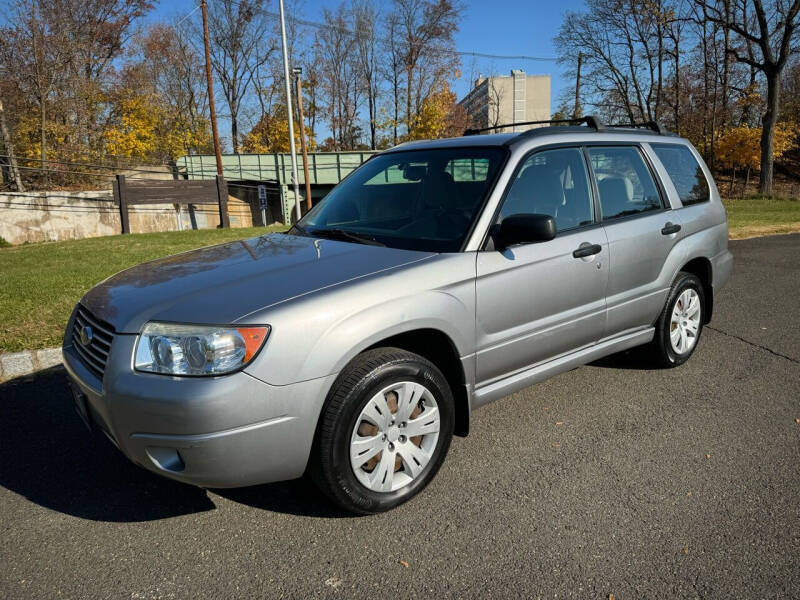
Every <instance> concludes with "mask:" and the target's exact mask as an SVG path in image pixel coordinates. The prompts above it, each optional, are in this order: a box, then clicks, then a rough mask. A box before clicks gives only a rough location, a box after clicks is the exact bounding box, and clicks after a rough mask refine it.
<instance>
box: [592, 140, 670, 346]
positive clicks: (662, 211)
mask: <svg viewBox="0 0 800 600" xmlns="http://www.w3.org/2000/svg"><path fill="white" fill-rule="evenodd" d="M587 155H588V156H589V163H590V166H591V170H592V174H593V177H594V180H595V185H596V188H597V191H598V199H599V204H600V216H601V219H602V223H603V227H604V229H605V232H606V236H607V238H608V247H609V254H608V256H609V260H610V269H609V278H608V291H607V294H606V304H607V321H606V327H605V333H604V336H603V337H610V336H615V335H618V334H620V333H623V332H625V331H630V330H633V329H638V328H642V327H646V326H650V325H652V324H653V322H654V321H655V320H656V318H657V317H658V314H659V313H660V311H661V309H662V308H663V306H664V302H665V301H666V296H667V293H668V291H669V289H668V288H666V287H664V285H663V283H661V284H660V283H659V276H660V274H661V271H662V269H663V268H664V263H665V262H666V259H667V255H668V254H669V252H670V250H672V247H673V246H674V245H675V244H676V243H677V242H678V240H679V239H680V238H681V235H682V234H681V231H680V229H681V224H680V217H679V216H678V215H677V213H676V211H673V210H671V209H669V203H668V201H667V198H666V194H665V193H664V191H663V189H662V188H661V186H659V185H658V184H657V180H656V178H655V176H654V174H653V170H652V168H651V166H650V164H649V163H648V161H647V159H646V157H645V155H644V154H643V152H642V149H641V148H640V147H639V146H638V145H613V146H611V145H610V146H589V147H587Z"/></svg>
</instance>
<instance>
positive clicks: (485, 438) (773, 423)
mask: <svg viewBox="0 0 800 600" xmlns="http://www.w3.org/2000/svg"><path fill="white" fill-rule="evenodd" d="M731 248H732V251H733V252H734V255H735V260H736V263H735V269H734V275H733V279H732V281H731V283H730V284H729V286H728V287H727V288H726V289H725V290H724V291H723V292H722V293H721V294H720V296H719V298H718V299H717V304H716V308H715V317H714V320H713V322H712V324H711V326H710V327H707V328H706V329H705V331H704V332H703V336H702V338H701V340H700V343H699V347H698V349H697V352H696V354H695V355H694V357H693V358H692V359H691V360H690V361H689V362H688V363H687V364H686V365H684V366H682V367H680V368H678V369H673V370H667V371H656V370H650V369H649V368H647V366H646V365H645V364H644V363H643V362H642V361H641V360H640V356H639V354H640V353H637V352H636V351H631V352H628V353H626V354H622V355H617V356H614V357H610V358H608V359H604V360H603V361H600V362H598V363H595V364H593V365H590V366H586V367H583V368H581V369H578V370H575V371H572V372H570V373H565V374H563V375H561V376H559V377H556V378H554V379H552V380H550V381H547V382H545V383H543V384H540V385H537V386H534V387H531V388H528V389H526V390H524V391H523V392H520V393H517V394H515V395H513V396H511V397H509V398H506V399H504V400H501V401H499V402H496V403H494V404H492V405H489V406H487V407H485V408H482V409H480V410H479V411H477V412H476V413H475V414H474V416H473V422H472V432H471V434H470V435H469V437H467V438H465V439H460V438H456V439H455V440H454V443H453V445H452V446H451V450H450V454H449V456H448V458H447V460H446V461H445V464H444V466H443V467H442V469H441V471H440V472H439V475H438V476H437V478H436V479H435V480H434V481H433V483H432V484H431V485H430V486H429V488H428V489H427V490H426V491H425V492H423V493H422V494H421V495H420V496H418V497H417V498H416V499H414V500H413V501H411V502H410V503H408V504H406V505H404V506H402V507H400V508H399V509H397V510H394V511H392V512H389V513H386V514H382V515H378V516H372V517H353V516H349V515H344V514H341V513H339V512H338V511H336V510H335V509H334V508H332V506H331V505H330V504H328V503H327V502H326V501H325V500H323V499H322V498H320V496H319V494H318V493H317V492H316V491H315V489H314V488H313V487H312V486H311V485H310V484H307V483H305V482H303V481H295V482H288V483H280V484H270V485H265V486H259V487H255V488H247V489H242V490H227V491H224V490H223V491H205V490H201V489H198V488H194V487H189V486H185V485H182V484H178V483H174V482H171V481H168V480H166V479H162V478H160V477H158V476H156V475H152V474H150V473H148V472H146V471H144V470H142V469H140V468H138V467H136V466H134V465H133V464H131V463H129V462H128V461H127V460H126V459H125V458H124V457H122V456H121V455H120V454H119V453H118V452H117V451H116V450H115V449H114V448H113V447H112V446H111V444H110V443H109V442H107V441H106V440H105V439H102V438H101V437H100V436H99V435H95V436H90V435H89V434H88V432H87V431H86V430H85V428H84V426H83V424H82V423H81V422H80V421H79V420H78V417H77V416H76V414H75V413H74V411H73V409H72V407H71V404H70V396H69V393H68V390H67V388H66V381H65V375H64V373H63V371H62V370H61V369H60V368H55V369H51V370H49V371H45V372H42V373H40V374H38V375H35V376H32V377H27V378H21V379H17V380H13V381H11V382H8V383H5V384H2V385H0V598H9V599H12V598H13V599H18V598H134V599H149V598H199V597H214V598H233V597H251V596H257V597H264V598H273V597H292V598H305V597H329V598H351V597H355V598H366V597H374V598H388V597H392V598H405V597H421V596H423V595H425V596H430V595H433V596H436V597H443V596H444V597H463V598H474V597H481V598H505V597H514V598H518V597H526V598H538V597H541V598H603V599H607V598H609V595H610V594H613V595H614V598H615V599H616V600H622V599H627V598H670V599H673V598H792V597H794V598H798V597H800V423H798V422H797V421H796V420H797V419H800V316H798V312H799V311H800V301H799V300H798V299H799V298H800V268H799V267H798V259H797V257H798V256H800V235H789V236H775V237H768V238H760V239H753V240H744V241H740V242H732V244H731Z"/></svg>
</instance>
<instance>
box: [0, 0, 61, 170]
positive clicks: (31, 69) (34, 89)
mask: <svg viewBox="0 0 800 600" xmlns="http://www.w3.org/2000/svg"><path fill="white" fill-rule="evenodd" d="M12 19H13V21H14V23H15V26H14V27H13V28H10V29H8V30H6V31H4V32H3V33H2V36H0V37H1V38H2V39H0V53H2V62H3V63H4V64H5V65H6V67H7V70H8V76H9V78H11V79H12V80H13V81H15V82H16V83H17V84H18V89H19V91H21V92H23V93H24V92H28V93H30V95H31V97H32V98H33V99H34V101H35V102H36V103H37V104H38V107H39V155H40V157H41V165H42V169H46V168H47V117H48V115H47V106H48V103H49V102H50V96H51V95H52V93H53V91H54V90H55V88H56V86H57V85H58V83H59V81H60V79H61V78H62V77H63V70H64V61H63V59H62V57H61V55H60V48H61V44H59V43H58V40H57V39H56V34H55V33H54V32H53V31H52V24H51V23H48V22H47V20H46V19H45V18H44V16H43V15H42V11H41V8H40V3H39V2H37V1H36V0H16V2H14V5H13V9H12ZM42 172H43V178H44V179H45V180H46V179H47V171H42Z"/></svg>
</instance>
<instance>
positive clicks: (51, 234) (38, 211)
mask: <svg viewBox="0 0 800 600" xmlns="http://www.w3.org/2000/svg"><path fill="white" fill-rule="evenodd" d="M228 212H229V214H230V218H231V226H232V227H252V225H253V216H252V215H253V210H252V209H251V205H250V204H249V203H247V202H243V201H242V200H239V199H238V198H234V197H233V196H229V198H228ZM129 215H130V222H131V233H146V232H152V231H174V230H177V229H180V228H183V229H207V228H213V227H217V226H218V225H219V212H218V209H217V207H216V206H215V205H211V204H204V205H198V206H196V207H194V208H193V209H191V210H190V209H189V208H188V207H186V206H184V207H182V209H181V211H180V213H179V212H178V210H177V209H176V207H175V205H173V204H149V205H136V206H131V207H130V210H129ZM121 231H122V227H121V225H120V218H119V208H118V207H117V205H116V204H114V200H113V196H112V193H111V191H110V190H109V191H96V192H27V193H12V192H9V193H5V194H0V237H2V238H3V239H5V240H6V241H7V242H9V243H11V244H22V243H25V242H45V241H61V240H71V239H80V238H86V237H97V236H101V235H116V234H118V233H120V232H121Z"/></svg>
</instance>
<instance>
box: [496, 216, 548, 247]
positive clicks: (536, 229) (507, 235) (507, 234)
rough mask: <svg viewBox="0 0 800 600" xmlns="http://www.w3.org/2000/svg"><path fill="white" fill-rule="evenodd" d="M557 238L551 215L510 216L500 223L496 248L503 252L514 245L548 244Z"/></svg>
mask: <svg viewBox="0 0 800 600" xmlns="http://www.w3.org/2000/svg"><path fill="white" fill-rule="evenodd" d="M554 237H556V222H555V219H553V217H551V216H550V215H541V214H527V215H526V214H521V215H509V216H507V217H505V218H504V219H503V221H502V223H500V226H499V228H498V229H497V233H496V235H495V248H497V249H498V250H503V249H505V248H508V247H509V246H513V245H514V244H527V243H531V242H548V241H550V240H552V239H553V238H554Z"/></svg>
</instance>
